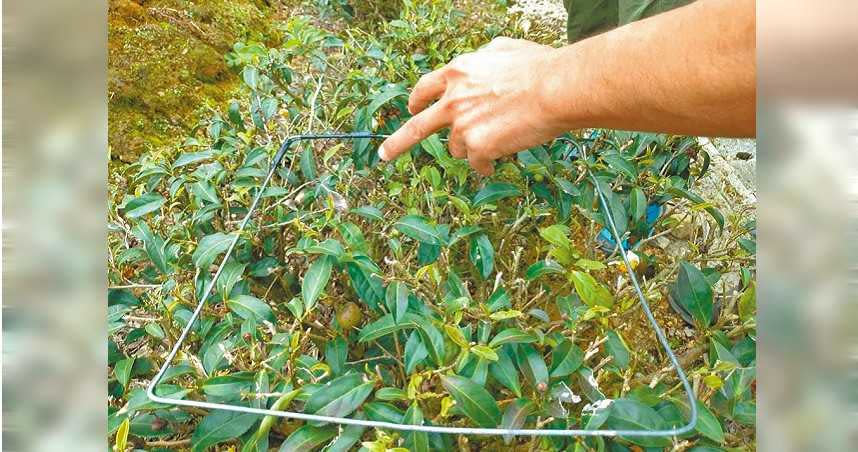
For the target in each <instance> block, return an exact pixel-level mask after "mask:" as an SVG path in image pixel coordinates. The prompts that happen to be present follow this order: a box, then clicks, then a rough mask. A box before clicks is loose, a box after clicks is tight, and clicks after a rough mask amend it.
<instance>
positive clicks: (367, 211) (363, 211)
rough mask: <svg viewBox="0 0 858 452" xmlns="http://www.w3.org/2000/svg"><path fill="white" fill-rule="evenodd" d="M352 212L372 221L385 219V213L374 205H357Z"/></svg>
mask: <svg viewBox="0 0 858 452" xmlns="http://www.w3.org/2000/svg"><path fill="white" fill-rule="evenodd" d="M351 212H352V213H353V214H356V215H360V216H362V217H364V218H366V219H367V220H370V221H384V213H383V212H382V211H381V210H379V209H378V208H377V207H374V206H362V207H356V208H354V209H352V210H351Z"/></svg>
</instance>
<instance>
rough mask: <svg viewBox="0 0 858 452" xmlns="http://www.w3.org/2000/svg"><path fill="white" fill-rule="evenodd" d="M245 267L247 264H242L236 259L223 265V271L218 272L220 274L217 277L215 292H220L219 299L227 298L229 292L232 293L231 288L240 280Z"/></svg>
mask: <svg viewBox="0 0 858 452" xmlns="http://www.w3.org/2000/svg"><path fill="white" fill-rule="evenodd" d="M246 267H247V264H243V263H240V262H236V261H229V262H227V264H226V265H225V266H224V267H223V271H222V272H221V273H220V276H218V278H217V285H216V287H217V292H218V294H220V298H221V300H227V299H229V295H230V293H232V288H233V287H235V284H236V283H237V282H239V281H241V277H242V275H244V269H245V268H246Z"/></svg>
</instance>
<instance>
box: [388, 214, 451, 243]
mask: <svg viewBox="0 0 858 452" xmlns="http://www.w3.org/2000/svg"><path fill="white" fill-rule="evenodd" d="M393 227H395V228H396V229H397V230H398V231H399V232H401V233H403V234H405V235H407V236H408V237H411V238H412V239H415V240H417V241H420V242H423V243H428V244H430V245H440V244H441V235H440V234H439V233H438V229H437V228H436V227H435V226H432V225H431V224H429V223H427V222H426V219H425V218H423V217H421V216H418V215H406V216H404V217H402V218H400V219H399V221H397V222H396V224H394V225H393Z"/></svg>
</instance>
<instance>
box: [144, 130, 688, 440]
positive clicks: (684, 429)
mask: <svg viewBox="0 0 858 452" xmlns="http://www.w3.org/2000/svg"><path fill="white" fill-rule="evenodd" d="M387 136H388V135H384V134H377V133H371V132H355V133H319V134H315V133H312V134H304V135H295V136H291V137H289V138H287V139H286V140H285V141H284V142H283V144H282V145H281V146H280V148H279V150H278V151H277V153H276V154H275V155H274V158H273V159H271V162H270V166H269V170H268V174H267V176H266V177H265V181H264V182H263V184H262V186H261V187H260V188H259V190H258V191H257V193H256V196H254V199H253V202H252V203H251V205H250V209H248V211H247V214H245V216H244V219H243V220H242V221H241V224H240V225H239V227H238V229H237V230H236V231H234V232H233V234H235V237H234V238H233V240H232V242H231V243H230V245H229V248H227V250H226V253H225V254H224V257H223V259H222V260H221V262H220V265H218V268H217V270H216V271H215V274H214V276H213V277H212V279H211V281H210V282H209V283H208V286H207V287H206V289H205V293H204V295H203V297H202V298H201V299H200V302H199V303H198V304H197V307H196V308H195V309H194V312H193V314H192V315H191V318H190V319H189V320H188V322H187V325H185V328H184V330H182V334H181V335H179V339H178V340H177V341H176V343H175V345H173V348H172V350H171V351H170V353H169V354H168V355H167V358H166V359H165V360H164V364H163V365H162V366H161V368H160V369H159V370H158V373H157V374H156V375H155V377H154V378H153V379H152V381H151V382H149V386H148V387H147V388H146V396H147V397H148V398H149V400H151V401H153V402H157V403H162V404H168V405H180V406H189V407H195V408H203V409H210V410H226V411H235V412H240V413H249V414H258V415H263V416H276V417H283V418H291V419H302V420H306V421H318V422H330V423H334V424H346V425H360V426H364V427H373V428H382V429H391V430H403V431H412V432H427V433H447V434H466V435H509V436H515V435H520V436H609V437H613V436H630V437H668V436H678V435H682V434H685V433H688V432H690V431H692V430H693V429H694V428H695V426H696V425H697V419H698V412H697V404H696V403H695V398H694V392H693V390H692V388H691V384H690V383H689V381H688V377H687V376H686V374H685V371H684V370H683V368H682V366H681V365H680V364H679V360H678V359H677V358H676V354H675V353H674V352H673V349H671V347H670V344H668V342H667V339H666V338H665V336H664V333H663V332H662V330H661V328H660V327H659V326H658V322H656V320H655V317H654V316H653V314H652V310H651V309H650V307H649V303H647V301H646V297H644V294H643V291H642V290H641V288H640V284H639V283H638V280H637V277H636V276H635V274H634V271H632V266H631V264H630V263H629V260H628V257H627V256H626V253H624V252H621V253H620V254H621V255H622V256H623V262H624V263H625V267H626V272H627V273H628V275H629V278H630V279H631V281H632V284H633V285H634V288H635V292H636V293H637V295H638V298H639V300H640V304H641V307H642V308H643V310H644V314H645V315H646V317H647V320H648V321H649V323H650V325H651V326H652V328H653V330H654V331H655V334H656V337H657V338H658V341H659V343H660V344H661V346H662V348H663V350H664V351H665V353H667V356H668V357H669V359H670V361H671V363H672V365H673V368H674V369H676V373H677V376H678V377H679V380H680V381H681V383H682V386H683V387H684V389H685V392H686V395H687V397H688V403H689V407H690V411H691V413H690V419H689V422H688V423H687V424H685V425H683V426H681V427H677V428H672V429H664V430H613V429H596V430H584V429H506V428H473V427H444V426H435V425H409V424H396V423H392V422H382V421H371V420H363V419H352V418H345V417H331V416H319V415H315V414H307V413H299V412H295V411H283V410H272V409H265V408H253V407H246V406H239V405H228V404H223V403H213V402H203V401H197V400H184V399H172V398H167V397H160V396H158V395H157V394H155V387H156V386H157V385H158V383H159V382H160V381H161V379H162V378H163V377H164V374H165V373H166V372H167V370H168V369H169V368H170V364H171V363H172V361H173V359H174V358H175V357H176V354H177V353H178V352H179V349H181V347H182V344H183V343H184V341H185V338H186V337H187V336H188V333H189V332H190V330H191V328H193V326H194V323H195V322H196V320H197V319H198V318H199V316H200V313H201V312H202V309H203V306H205V304H206V302H207V301H208V299H209V296H210V295H211V293H212V290H213V289H214V287H215V284H216V283H217V279H218V277H220V274H221V271H222V270H223V268H224V266H225V265H226V262H227V260H228V259H229V258H230V256H231V255H232V251H233V248H235V245H236V243H237V242H238V239H239V238H240V236H241V232H242V231H243V230H244V228H245V226H247V224H248V223H249V222H250V218H251V216H252V215H253V213H254V211H255V210H256V207H257V205H258V204H259V200H260V199H261V198H262V193H263V192H264V191H265V189H266V188H268V185H269V183H270V182H271V178H272V176H273V175H274V172H275V170H276V169H277V167H278V166H279V165H280V162H281V161H282V160H283V157H284V156H285V155H286V152H287V151H288V150H289V149H290V148H291V147H292V145H293V144H295V143H298V142H300V141H306V140H329V139H340V140H356V139H373V138H385V137H387ZM568 142H569V143H570V144H572V145H574V146H578V145H577V143H574V142H571V141H568ZM580 150H581V152H582V157H583V158H585V159H586V150H585V149H584V148H583V147H580ZM587 173H588V175H589V176H590V178H591V179H592V180H593V182H594V185H595V187H596V193H597V194H598V196H599V201H600V204H601V207H602V210H603V213H604V215H605V218H606V219H607V220H608V221H607V222H608V225H609V226H610V229H611V233H612V234H613V236H614V239H615V240H616V243H622V240H621V237H620V235H619V233H618V232H617V228H616V225H615V224H614V219H613V217H612V215H611V212H610V209H609V208H608V205H607V202H606V200H605V195H604V194H603V193H602V190H601V188H600V184H599V183H598V182H597V181H596V178H595V176H593V173H592V172H591V171H590V169H589V167H587Z"/></svg>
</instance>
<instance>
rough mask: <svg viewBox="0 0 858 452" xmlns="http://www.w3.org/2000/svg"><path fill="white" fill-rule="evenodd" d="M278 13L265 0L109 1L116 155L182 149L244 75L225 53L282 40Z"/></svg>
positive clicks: (110, 114) (111, 124) (111, 121)
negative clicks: (204, 114) (239, 44)
mask: <svg viewBox="0 0 858 452" xmlns="http://www.w3.org/2000/svg"><path fill="white" fill-rule="evenodd" d="M279 14H280V12H279V11H278V10H276V9H274V8H272V7H269V6H267V4H266V2H263V1H260V0H229V1H227V0H196V1H184V0H148V1H145V2H144V1H140V0H137V1H134V0H111V1H110V10H109V17H108V20H109V22H108V23H109V33H108V111H109V112H108V120H109V130H108V132H109V142H110V147H111V150H112V153H113V155H114V157H116V158H119V159H121V160H122V161H126V162H130V161H134V160H136V159H137V157H138V156H139V155H140V154H141V153H143V152H147V151H150V150H153V149H158V148H160V147H164V146H175V145H177V144H180V143H181V142H182V141H183V139H184V137H185V136H186V135H187V133H188V132H189V130H190V129H191V128H192V127H193V126H194V125H195V124H196V123H197V121H198V120H199V116H198V114H197V112H198V111H201V109H202V107H203V106H204V105H223V103H224V102H225V101H226V100H228V99H229V98H230V97H232V96H233V95H234V94H235V92H236V89H237V87H238V77H237V76H236V74H234V73H233V72H232V71H231V70H230V69H229V68H228V67H227V66H226V63H225V61H224V58H223V55H224V53H225V52H227V51H228V50H229V49H230V48H231V47H232V44H233V43H235V42H236V41H241V40H248V39H253V40H257V41H261V42H272V43H276V42H279V40H280V33H279V31H277V26H276V22H277V18H278V17H279Z"/></svg>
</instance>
